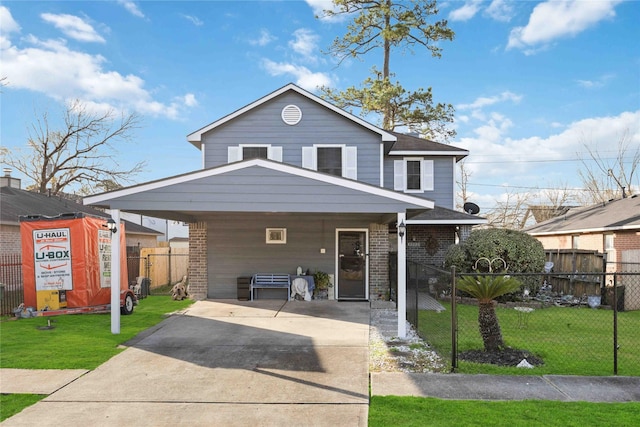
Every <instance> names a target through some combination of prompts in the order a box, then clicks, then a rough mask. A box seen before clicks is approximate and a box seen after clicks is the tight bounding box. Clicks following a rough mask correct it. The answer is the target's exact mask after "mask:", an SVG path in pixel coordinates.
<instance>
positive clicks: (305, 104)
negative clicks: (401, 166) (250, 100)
mask: <svg viewBox="0 0 640 427" xmlns="http://www.w3.org/2000/svg"><path fill="white" fill-rule="evenodd" d="M289 104H294V105H297V106H298V107H300V109H301V110H302V120H301V121H300V123H298V124H297V125H295V126H289V125H287V124H285V123H284V122H283V121H282V119H281V116H280V114H281V112H282V109H283V108H284V107H285V106H287V105H289ZM380 141H381V138H380V135H378V134H376V133H374V132H371V131H369V130H367V129H365V128H363V127H362V126H360V125H358V124H356V123H354V122H352V121H350V120H348V119H347V118H345V117H343V116H341V115H339V114H337V113H334V112H333V111H330V110H328V109H326V108H324V107H323V106H322V105H319V104H316V103H315V102H313V101H311V100H309V99H308V98H306V97H304V96H302V95H299V94H297V93H294V92H287V93H285V94H283V95H281V96H279V97H277V98H275V99H272V100H270V101H268V102H266V103H265V104H262V105H260V106H258V107H256V108H255V109H253V110H250V111H248V112H246V113H245V114H243V115H241V116H240V117H237V118H236V119H234V120H232V121H230V122H228V123H225V124H224V125H221V126H219V127H217V128H216V129H213V130H212V131H210V132H208V133H207V134H205V135H203V138H202V142H203V144H204V145H205V159H204V164H205V167H206V168H208V167H214V166H220V165H224V164H227V147H229V146H238V145H240V144H271V145H272V146H279V147H283V150H282V151H283V154H282V161H283V162H284V163H288V164H291V165H294V166H298V167H301V166H302V147H303V146H313V145H314V144H345V145H348V146H356V147H358V181H362V182H367V183H369V184H373V185H380V160H379V159H380Z"/></svg>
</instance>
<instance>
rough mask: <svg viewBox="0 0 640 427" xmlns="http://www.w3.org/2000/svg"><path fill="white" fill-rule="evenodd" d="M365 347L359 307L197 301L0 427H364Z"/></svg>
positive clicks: (365, 311) (364, 307) (364, 318)
mask: <svg viewBox="0 0 640 427" xmlns="http://www.w3.org/2000/svg"><path fill="white" fill-rule="evenodd" d="M143 303H144V302H143ZM134 315H135V314H134ZM368 340H369V304H367V303H355V302H353V303H350V302H334V301H311V302H301V301H292V302H283V301H275V300H263V301H254V302H241V301H235V300H234V301H232V300H228V301H227V300H225V301H221V300H218V301H199V302H196V303H195V304H193V305H192V306H191V307H190V308H189V309H188V310H187V311H186V312H185V313H184V314H182V315H176V316H172V317H170V318H168V319H166V320H165V321H163V322H162V323H160V324H159V325H157V326H156V327H155V328H152V329H151V330H148V331H146V332H145V333H143V334H141V335H140V336H138V337H136V338H135V339H134V340H132V341H130V342H128V343H127V345H128V346H129V348H127V350H125V351H124V352H123V353H121V354H119V355H118V356H116V357H114V358H112V359H110V360H109V361H107V362H106V363H104V364H103V365H101V366H99V367H98V368H97V369H95V370H94V371H91V372H89V373H87V374H85V375H83V376H81V377H80V378H78V379H77V380H75V381H73V382H72V383H70V384H68V385H66V386H65V387H62V388H61V389H60V390H58V391H56V392H55V393H53V394H51V395H50V396H48V397H47V398H45V399H44V400H42V401H41V402H39V403H37V404H36V405H33V406H32V407H30V408H27V409H25V410H24V411H23V412H21V413H20V414H18V415H16V416H15V417H12V418H10V419H8V420H6V421H5V422H4V423H2V424H3V425H7V426H9V425H56V426H57V425H59V424H60V423H64V424H65V425H66V426H74V425H77V426H87V425H122V426H124V425H153V426H175V425H189V426H200V425H202V426H205V425H206V426H215V425H224V426H247V425H253V426H282V425H301V426H302V425H305V426H336V425H341V426H366V425H367V415H368V402H369V391H368V387H369V381H368ZM70 352H71V349H70Z"/></svg>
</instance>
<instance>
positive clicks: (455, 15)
mask: <svg viewBox="0 0 640 427" xmlns="http://www.w3.org/2000/svg"><path fill="white" fill-rule="evenodd" d="M480 4H481V0H467V1H466V2H465V3H464V4H463V5H462V6H460V7H459V8H457V9H455V10H452V11H451V12H449V19H450V20H451V21H468V20H470V19H471V18H473V17H474V16H475V15H476V13H478V11H479V10H480Z"/></svg>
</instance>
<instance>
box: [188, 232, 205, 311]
mask: <svg viewBox="0 0 640 427" xmlns="http://www.w3.org/2000/svg"><path fill="white" fill-rule="evenodd" d="M207 288H208V280H207V223H206V222H195V223H190V224H189V294H190V295H191V298H193V299H194V300H203V299H206V298H207Z"/></svg>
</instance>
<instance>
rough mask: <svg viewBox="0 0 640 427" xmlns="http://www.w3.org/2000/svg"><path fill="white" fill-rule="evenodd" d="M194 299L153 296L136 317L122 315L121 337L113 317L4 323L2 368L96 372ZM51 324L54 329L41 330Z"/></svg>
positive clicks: (0, 329) (83, 316)
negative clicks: (113, 326) (124, 345)
mask: <svg viewBox="0 0 640 427" xmlns="http://www.w3.org/2000/svg"><path fill="white" fill-rule="evenodd" d="M192 302H193V301H191V300H185V301H173V300H172V299H171V298H170V297H167V296H150V297H148V298H145V299H143V300H141V301H140V304H139V305H138V306H136V307H135V310H134V312H133V314H132V315H131V316H121V317H120V334H118V335H114V334H112V333H111V316H110V315H109V314H76V315H62V316H52V317H36V318H31V319H18V320H4V321H2V322H0V338H1V341H0V366H1V367H3V368H21V369H95V368H96V367H97V366H98V365H100V364H102V363H104V362H105V361H107V360H108V359H109V358H111V357H113V356H115V355H116V354H118V353H120V352H121V351H122V349H119V348H118V345H119V344H122V343H124V342H125V341H127V340H129V339H131V338H133V337H134V336H136V335H137V334H138V333H140V332H142V331H144V330H145V329H147V328H149V327H151V326H153V325H155V324H156V323H159V322H160V321H161V320H163V319H164V318H165V315H166V313H170V312H172V311H176V310H180V309H182V308H184V307H187V306H188V305H190V304H191V303H192ZM47 320H51V321H52V325H53V326H54V328H53V329H49V330H41V329H38V328H39V327H42V326H46V325H47Z"/></svg>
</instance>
